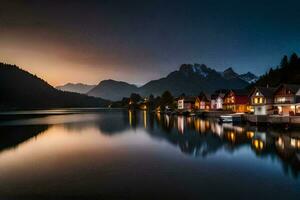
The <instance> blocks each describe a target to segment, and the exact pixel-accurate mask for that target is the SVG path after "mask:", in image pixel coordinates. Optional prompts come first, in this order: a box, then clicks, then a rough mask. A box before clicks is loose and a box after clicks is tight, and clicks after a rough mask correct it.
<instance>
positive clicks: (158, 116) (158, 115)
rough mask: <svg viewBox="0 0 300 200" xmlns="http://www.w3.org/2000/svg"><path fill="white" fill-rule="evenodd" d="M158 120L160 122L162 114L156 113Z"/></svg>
mask: <svg viewBox="0 0 300 200" xmlns="http://www.w3.org/2000/svg"><path fill="white" fill-rule="evenodd" d="M156 117H157V120H158V121H159V122H160V112H159V113H156Z"/></svg>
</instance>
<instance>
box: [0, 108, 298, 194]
mask: <svg viewBox="0 0 300 200" xmlns="http://www.w3.org/2000/svg"><path fill="white" fill-rule="evenodd" d="M0 183H1V184H0V197H2V198H8V199H35V198H36V199H63V198H66V199H67V198H69V199H76V198H78V199H83V198H84V199H86V198H88V197H90V198H91V199H271V198H273V199H289V200H290V199H299V197H300V131H297V130H280V129H273V128H266V127H254V126H250V125H246V124H245V125H232V124H219V123H218V122H217V121H215V120H212V119H201V118H197V117H183V116H166V115H160V114H152V113H148V112H146V111H136V112H133V111H130V112H129V111H127V110H117V109H116V110H113V109H112V110H105V109H103V110H101V109H99V110H92V109H91V110H80V109H78V110H76V109H73V110H71V111H70V110H48V111H24V112H15V113H5V114H3V116H1V120H0ZM2 198H1V199H2Z"/></svg>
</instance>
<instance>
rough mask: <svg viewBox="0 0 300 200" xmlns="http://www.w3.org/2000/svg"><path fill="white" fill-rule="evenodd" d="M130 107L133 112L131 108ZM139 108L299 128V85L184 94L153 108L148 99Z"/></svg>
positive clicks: (221, 119)
mask: <svg viewBox="0 0 300 200" xmlns="http://www.w3.org/2000/svg"><path fill="white" fill-rule="evenodd" d="M129 104H131V103H129ZM129 108H130V109H132V107H131V106H130V105H129ZM138 108H139V109H141V110H150V111H152V112H156V113H164V114H167V115H187V116H201V117H213V118H219V120H220V122H223V123H226V122H242V121H247V122H250V123H255V124H287V125H288V124H291V125H300V85H294V84H281V85H279V86H278V87H268V86H267V87H258V86H257V87H254V88H253V89H251V90H246V89H245V90H244V89H235V90H217V91H215V92H214V93H213V94H207V93H205V92H200V94H199V95H198V96H185V95H181V96H179V97H176V98H174V100H173V103H172V106H171V105H170V104H164V105H163V107H162V106H161V105H160V106H157V107H155V108H154V109H153V106H151V101H149V98H145V99H143V100H142V101H140V102H138Z"/></svg>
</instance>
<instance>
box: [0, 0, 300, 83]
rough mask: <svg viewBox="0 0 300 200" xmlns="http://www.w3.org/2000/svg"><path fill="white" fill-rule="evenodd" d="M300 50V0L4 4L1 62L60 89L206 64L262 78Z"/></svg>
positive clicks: (0, 1) (137, 79)
mask: <svg viewBox="0 0 300 200" xmlns="http://www.w3.org/2000/svg"><path fill="white" fill-rule="evenodd" d="M292 52H296V53H298V54H299V53H300V1H299V0H285V1H282V0H278V1H276V0H251V1H250V0H249V1H242V0H240V1H238V0H226V1H225V0H224V1H220V0H210V1H209V0H207V1H201V0H197V1H196V0H195V1H189V0H185V1H183V0H182V1H175V0H173V1H163V0H161V1H156V0H145V1H142V0H140V1H138V0H136V1H132V0H128V1H127V0H126V1H125V0H119V1H117V0H103V1H101V0H98V1H96V0H94V1H92V0H87V1H86V0H85V1H83V0H82V1H79V0H68V1H62V0H61V1H55V0H54V1H50V0H49V1H45V0H0V62H7V63H10V64H16V65H19V66H20V67H22V68H23V69H26V70H28V71H30V72H32V73H34V74H37V75H38V76H40V77H42V78H43V79H45V80H46V81H48V82H49V83H50V84H52V85H54V86H56V85H61V84H64V83H67V82H83V83H89V84H96V83H98V82H99V81H101V80H103V79H109V78H111V79H118V80H123V81H127V82H130V83H135V84H142V83H145V82H147V81H149V80H151V79H157V78H160V77H162V76H165V75H167V74H168V73H169V72H171V71H173V70H176V69H178V67H179V65H180V64H182V63H200V64H201V63H204V64H206V65H208V66H209V67H212V68H215V69H216V70H224V69H225V68H227V67H233V68H234V69H235V70H236V71H237V72H239V73H242V72H247V71H252V72H254V73H256V74H258V75H260V74H262V73H264V72H265V71H266V70H267V69H268V68H269V67H270V66H275V65H277V64H278V63H279V62H280V59H281V57H282V56H283V55H284V54H291V53H292Z"/></svg>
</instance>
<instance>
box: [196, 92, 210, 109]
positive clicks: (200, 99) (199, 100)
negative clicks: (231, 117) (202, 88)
mask: <svg viewBox="0 0 300 200" xmlns="http://www.w3.org/2000/svg"><path fill="white" fill-rule="evenodd" d="M209 108H210V101H209V98H208V96H207V95H206V94H205V93H204V92H201V93H200V94H199V95H198V96H197V97H196V101H195V109H197V110H209Z"/></svg>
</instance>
